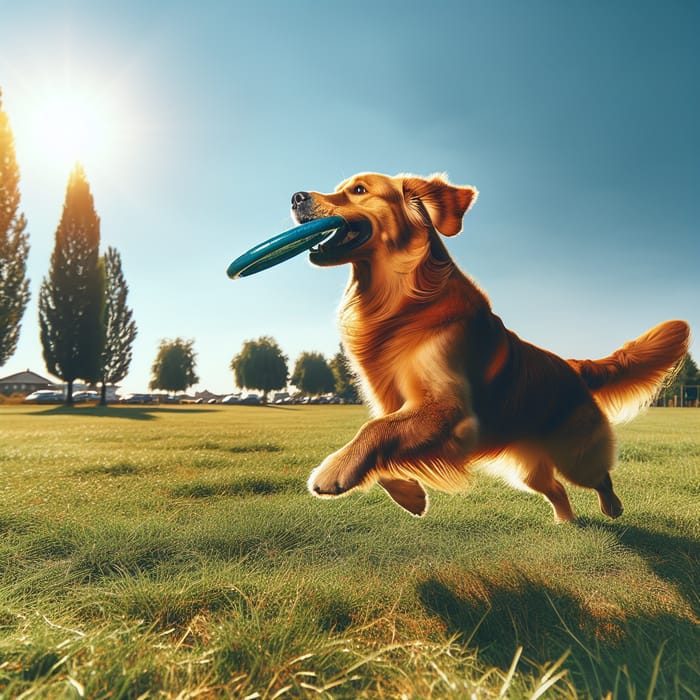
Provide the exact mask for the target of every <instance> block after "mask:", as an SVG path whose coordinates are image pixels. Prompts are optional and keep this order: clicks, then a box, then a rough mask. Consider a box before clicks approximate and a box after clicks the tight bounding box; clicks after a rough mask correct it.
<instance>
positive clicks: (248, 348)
mask: <svg viewBox="0 0 700 700" xmlns="http://www.w3.org/2000/svg"><path fill="white" fill-rule="evenodd" d="M230 366H231V369H232V370H233V374H234V377H235V379H236V385H237V386H240V387H243V388H245V389H258V390H260V391H262V393H263V402H265V401H266V400H267V394H268V392H270V391H273V390H275V389H284V387H285V386H286V385H287V376H288V374H289V372H288V369H287V358H286V356H285V355H284V354H283V353H282V350H280V347H279V345H277V343H276V342H275V339H274V338H271V337H269V336H262V337H261V338H258V339H257V340H247V341H246V342H245V343H243V348H242V350H241V351H240V352H239V353H238V355H236V356H235V357H234V358H233V359H232V360H231V365H230Z"/></svg>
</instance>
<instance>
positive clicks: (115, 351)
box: [100, 247, 136, 406]
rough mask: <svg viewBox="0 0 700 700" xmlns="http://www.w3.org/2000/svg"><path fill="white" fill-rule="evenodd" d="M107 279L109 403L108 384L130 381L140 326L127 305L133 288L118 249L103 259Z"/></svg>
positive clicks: (104, 364) (105, 366)
mask: <svg viewBox="0 0 700 700" xmlns="http://www.w3.org/2000/svg"><path fill="white" fill-rule="evenodd" d="M102 264H103V265H104V277H105V308H104V311H105V318H104V329H105V345H104V350H103V351H102V396H101V399H100V403H101V404H102V405H103V406H104V405H105V404H106V403H107V396H106V391H107V384H116V382H119V381H121V380H122V379H124V377H126V374H127V372H128V371H129V365H130V364H131V358H132V352H131V346H132V345H133V344H134V339H135V338H136V322H135V321H134V319H133V312H132V310H131V309H130V308H129V307H128V306H127V304H126V297H127V294H128V293H129V288H128V287H127V285H126V279H124V273H123V272H122V259H121V256H120V255H119V251H118V250H117V249H116V248H112V247H109V248H107V252H106V253H105V254H104V256H103V258H102Z"/></svg>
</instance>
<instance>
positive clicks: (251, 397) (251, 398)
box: [239, 394, 260, 406]
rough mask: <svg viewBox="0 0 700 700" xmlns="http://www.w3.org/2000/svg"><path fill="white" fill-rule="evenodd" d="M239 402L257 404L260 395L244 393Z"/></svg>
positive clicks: (250, 404)
mask: <svg viewBox="0 0 700 700" xmlns="http://www.w3.org/2000/svg"><path fill="white" fill-rule="evenodd" d="M239 403H242V404H246V405H248V406H257V405H258V404H259V403H260V396H259V395H258V394H246V395H245V396H244V397H243V398H241V400H240V401H239Z"/></svg>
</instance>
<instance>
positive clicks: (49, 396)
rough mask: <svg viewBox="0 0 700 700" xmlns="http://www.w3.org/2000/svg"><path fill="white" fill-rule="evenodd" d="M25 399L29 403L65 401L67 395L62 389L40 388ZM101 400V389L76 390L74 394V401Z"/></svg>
mask: <svg viewBox="0 0 700 700" xmlns="http://www.w3.org/2000/svg"><path fill="white" fill-rule="evenodd" d="M24 400H25V401H28V402H29V403H63V402H64V401H65V400H66V395H65V394H64V393H63V392H62V391H55V390H54V389H39V390H38V391H33V392H32V393H31V394H29V396H27V397H26V398H25V399H24ZM99 400H100V392H99V391H76V392H75V393H74V394H73V402H74V403H87V402H88V401H99Z"/></svg>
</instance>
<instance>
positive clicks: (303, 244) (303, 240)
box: [226, 216, 347, 280]
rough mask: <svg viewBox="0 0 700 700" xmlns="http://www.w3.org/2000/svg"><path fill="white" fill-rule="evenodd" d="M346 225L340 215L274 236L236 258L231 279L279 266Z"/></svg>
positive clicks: (230, 266)
mask: <svg viewBox="0 0 700 700" xmlns="http://www.w3.org/2000/svg"><path fill="white" fill-rule="evenodd" d="M346 228H347V222H346V221H345V219H343V218H342V217H340V216H326V217H323V218H322V219H314V220H313V221H308V222H307V223H305V224H300V225H299V226H295V227H294V228H292V229H289V231H285V232H284V233H280V234H278V235H276V236H273V237H272V238H270V239H269V240H267V241H264V242H263V243H258V245H256V246H255V247H254V248H251V249H250V250H249V251H247V252H245V253H243V255H240V256H239V257H237V258H236V259H235V260H234V261H233V262H232V263H231V264H230V265H229V266H228V269H227V270H226V274H227V275H228V276H229V277H230V278H231V279H234V280H235V279H238V278H239V277H247V276H248V275H254V274H255V273H256V272H261V271H262V270H267V268H268V267H272V266H273V265H279V264H280V263H282V262H284V261H285V260H289V259H290V258H293V257H294V256H295V255H299V253H303V252H304V251H305V250H308V249H309V248H311V247H313V246H315V245H316V244H317V243H320V242H321V241H322V240H323V239H324V238H328V237H329V236H332V235H333V234H335V233H337V232H338V231H341V230H344V229H346Z"/></svg>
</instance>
